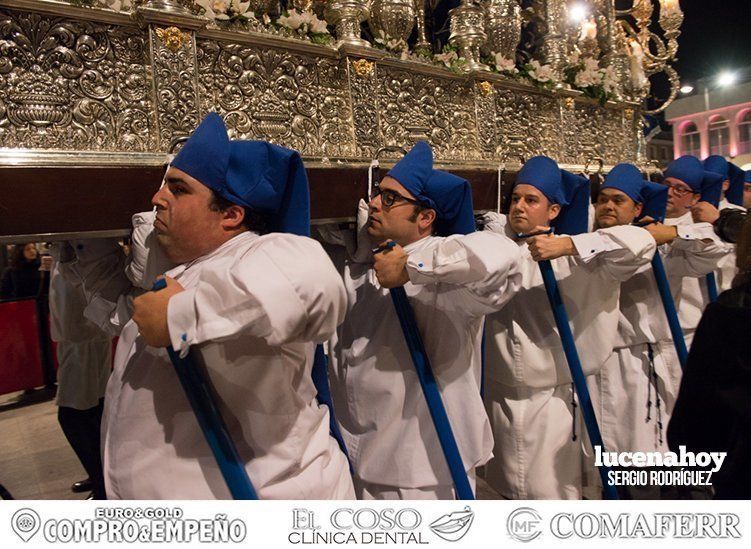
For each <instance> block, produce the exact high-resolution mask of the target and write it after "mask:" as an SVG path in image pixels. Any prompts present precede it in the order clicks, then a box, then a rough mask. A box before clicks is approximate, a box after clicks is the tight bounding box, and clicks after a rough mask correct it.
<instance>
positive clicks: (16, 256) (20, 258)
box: [0, 242, 41, 299]
mask: <svg viewBox="0 0 751 549" xmlns="http://www.w3.org/2000/svg"><path fill="white" fill-rule="evenodd" d="M40 280H41V275H40V273H39V252H38V251H37V249H36V246H35V245H34V244H33V243H31V242H29V243H28V244H17V245H16V246H15V247H14V248H13V250H12V252H11V254H10V266H9V267H8V268H7V269H5V271H4V272H3V278H2V284H1V285H0V299H20V298H22V297H34V296H36V295H37V294H38V293H39V284H40Z"/></svg>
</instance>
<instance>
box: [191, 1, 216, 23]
mask: <svg viewBox="0 0 751 549" xmlns="http://www.w3.org/2000/svg"><path fill="white" fill-rule="evenodd" d="M195 2H196V4H198V5H199V6H201V7H202V8H203V10H204V11H203V16H204V17H205V18H206V19H208V20H210V21H213V20H214V19H216V13H215V12H214V9H213V7H212V6H213V5H214V4H215V0H195Z"/></svg>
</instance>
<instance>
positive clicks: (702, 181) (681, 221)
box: [663, 156, 732, 349]
mask: <svg viewBox="0 0 751 549" xmlns="http://www.w3.org/2000/svg"><path fill="white" fill-rule="evenodd" d="M663 183H664V184H665V185H667V186H668V205H667V210H666V218H665V224H666V225H673V226H676V227H677V230H678V236H679V237H682V236H683V235H684V234H685V235H689V234H698V233H701V238H708V239H711V238H716V235H715V233H714V229H713V228H712V225H711V224H710V223H703V222H702V223H696V222H695V221H694V218H693V213H692V211H700V210H701V208H702V207H703V203H704V202H712V201H713V200H717V201H719V198H720V193H721V183H722V176H721V175H720V174H716V173H714V172H709V171H706V170H705V169H704V167H703V166H702V163H701V161H699V159H697V158H695V157H693V156H682V157H680V158H677V159H675V160H673V161H672V162H671V163H670V164H668V167H667V169H666V170H665V179H664V181H663ZM724 247H725V254H728V253H730V252H731V251H732V246H731V245H730V244H725V245H724ZM718 261H719V259H715V264H714V267H713V269H712V270H714V269H716V268H717V262H718ZM708 272H710V271H708ZM669 274H670V276H671V277H673V276H674V275H675V276H676V277H677V274H676V273H669ZM670 289H671V291H672V292H673V300H674V301H675V307H676V309H677V310H678V318H679V320H680V322H681V328H682V329H683V334H684V336H685V338H686V347H688V348H689V349H690V348H691V341H692V340H693V338H694V331H695V330H696V326H697V325H698V324H699V319H700V318H701V315H702V313H703V312H704V307H706V306H707V304H708V303H709V296H708V294H707V283H706V279H705V278H703V277H698V278H697V277H693V276H687V277H683V278H681V280H680V282H676V284H675V285H671V288H670Z"/></svg>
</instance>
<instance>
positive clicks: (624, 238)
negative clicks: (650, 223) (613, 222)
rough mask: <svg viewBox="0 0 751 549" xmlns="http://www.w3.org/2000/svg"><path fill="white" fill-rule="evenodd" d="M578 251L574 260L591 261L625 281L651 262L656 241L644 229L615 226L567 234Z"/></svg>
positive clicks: (613, 276) (609, 273)
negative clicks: (570, 235) (589, 231)
mask: <svg viewBox="0 0 751 549" xmlns="http://www.w3.org/2000/svg"><path fill="white" fill-rule="evenodd" d="M570 238H571V240H572V241H573V243H574V246H575V247H576V251H577V253H578V254H579V255H578V257H576V258H574V260H575V261H576V262H581V263H584V264H588V263H592V262H594V264H595V266H596V267H597V268H600V269H603V270H604V271H605V272H606V273H608V275H609V276H611V277H612V278H614V279H616V280H619V281H624V280H628V279H629V278H631V277H632V276H633V275H634V274H636V272H637V271H638V270H639V269H640V268H641V267H642V266H643V265H646V264H647V263H649V262H650V261H652V257H653V256H654V253H655V249H656V248H657V244H656V243H655V240H654V238H652V235H651V234H649V232H648V231H647V230H646V229H643V228H641V227H634V226H631V225H618V226H616V227H608V228H607V229H598V230H596V231H594V232H591V233H583V234H578V235H574V236H572V237H570Z"/></svg>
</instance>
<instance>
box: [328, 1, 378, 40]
mask: <svg viewBox="0 0 751 549" xmlns="http://www.w3.org/2000/svg"><path fill="white" fill-rule="evenodd" d="M370 2H371V0H332V1H331V2H328V3H327V4H326V8H325V9H324V16H325V18H326V22H327V23H328V24H330V25H334V26H335V27H336V38H337V42H336V45H337V47H339V46H343V45H349V46H369V45H370V44H368V42H367V40H363V39H362V38H361V37H360V23H362V22H363V21H365V20H366V19H367V18H368V17H369V16H370Z"/></svg>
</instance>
